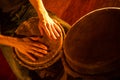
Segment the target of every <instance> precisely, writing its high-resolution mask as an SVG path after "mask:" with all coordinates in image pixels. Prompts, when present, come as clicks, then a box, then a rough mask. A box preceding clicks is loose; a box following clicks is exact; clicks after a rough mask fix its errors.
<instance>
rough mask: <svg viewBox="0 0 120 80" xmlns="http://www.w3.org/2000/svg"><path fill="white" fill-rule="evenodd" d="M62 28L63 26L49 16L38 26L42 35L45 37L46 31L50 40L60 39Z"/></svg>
mask: <svg viewBox="0 0 120 80" xmlns="http://www.w3.org/2000/svg"><path fill="white" fill-rule="evenodd" d="M60 26H61V25H60V24H59V23H58V22H57V21H56V20H53V19H51V18H50V17H49V16H46V17H44V18H43V19H42V20H40V21H39V24H38V27H39V30H40V33H41V35H43V31H44V32H45V33H46V34H47V36H48V37H49V38H50V39H57V38H58V37H60V33H61V29H60Z"/></svg>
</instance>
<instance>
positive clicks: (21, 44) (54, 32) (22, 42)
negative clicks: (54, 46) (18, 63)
mask: <svg viewBox="0 0 120 80" xmlns="http://www.w3.org/2000/svg"><path fill="white" fill-rule="evenodd" d="M29 1H30V3H31V4H32V5H33V7H34V8H35V10H36V11H37V14H38V17H39V19H40V21H39V24H38V28H39V30H40V33H41V35H43V34H47V36H48V37H49V38H50V39H57V38H58V37H60V34H59V33H61V29H60V27H59V26H60V25H59V24H58V23H57V22H56V21H54V20H52V19H51V18H50V17H49V15H48V13H47V11H46V9H45V8H44V5H43V2H42V0H29ZM36 40H38V37H29V38H16V37H9V36H3V35H0V44H2V45H7V46H11V47H15V48H16V49H17V50H19V51H20V52H21V53H22V54H24V55H26V56H27V57H28V58H30V59H31V60H33V61H35V59H34V58H33V57H32V56H30V54H33V55H36V56H38V57H44V55H46V54H47V50H48V48H47V46H45V45H44V44H41V43H39V42H35V41H36Z"/></svg>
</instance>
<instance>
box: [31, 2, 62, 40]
mask: <svg viewBox="0 0 120 80" xmlns="http://www.w3.org/2000/svg"><path fill="white" fill-rule="evenodd" d="M29 1H30V2H31V4H32V5H33V7H34V8H35V10H36V11H37V13H38V17H39V19H40V21H39V24H38V27H39V30H40V32H41V34H42V35H43V31H44V32H45V33H46V34H47V35H48V37H49V38H50V39H57V37H60V35H59V33H61V29H60V27H59V26H60V25H59V24H58V23H57V22H56V21H53V20H52V19H51V18H50V17H49V15H48V13H47V11H46V9H45V7H44V5H43V2H42V0H29Z"/></svg>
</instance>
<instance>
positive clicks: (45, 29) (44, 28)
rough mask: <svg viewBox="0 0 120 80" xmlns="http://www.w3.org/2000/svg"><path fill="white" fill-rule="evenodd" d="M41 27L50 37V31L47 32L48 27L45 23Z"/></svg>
mask: <svg viewBox="0 0 120 80" xmlns="http://www.w3.org/2000/svg"><path fill="white" fill-rule="evenodd" d="M42 28H43V30H44V31H45V33H46V34H47V36H48V37H49V38H50V32H49V29H48V28H47V25H45V26H43V27H42Z"/></svg>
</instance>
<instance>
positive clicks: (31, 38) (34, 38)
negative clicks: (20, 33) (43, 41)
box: [29, 37, 40, 41]
mask: <svg viewBox="0 0 120 80" xmlns="http://www.w3.org/2000/svg"><path fill="white" fill-rule="evenodd" d="M29 39H30V40H32V41H38V40H39V39H40V38H39V37H30V38H29Z"/></svg>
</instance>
